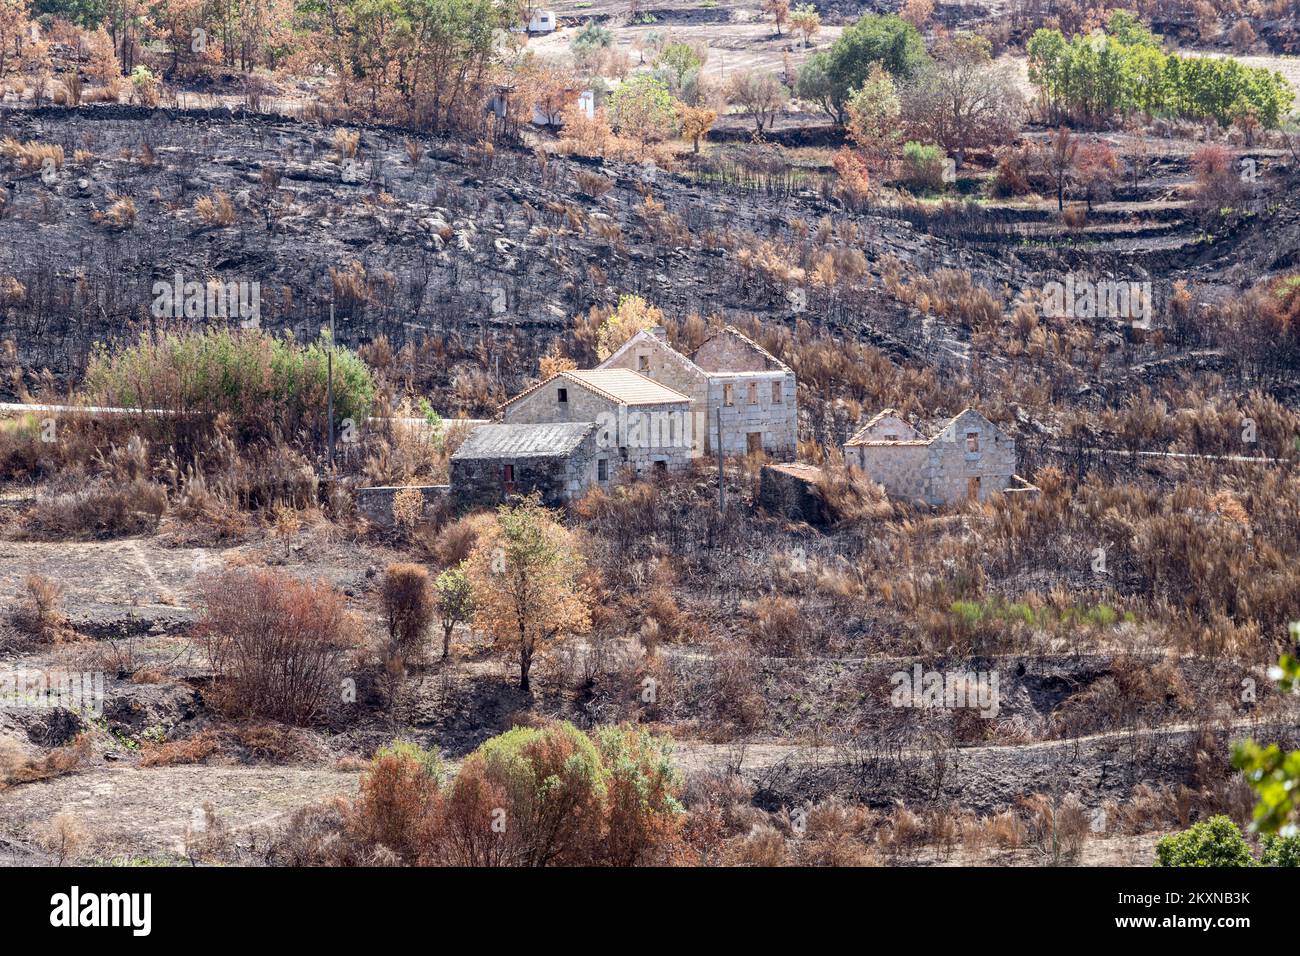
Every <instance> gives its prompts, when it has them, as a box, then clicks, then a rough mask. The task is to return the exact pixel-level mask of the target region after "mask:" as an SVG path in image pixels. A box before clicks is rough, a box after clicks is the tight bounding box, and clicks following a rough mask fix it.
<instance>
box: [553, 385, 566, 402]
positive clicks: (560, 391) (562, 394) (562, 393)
mask: <svg viewBox="0 0 1300 956" xmlns="http://www.w3.org/2000/svg"><path fill="white" fill-rule="evenodd" d="M555 397H556V398H558V399H559V400H560V404H561V405H567V404H569V390H568V389H567V388H557V389H556V390H555Z"/></svg>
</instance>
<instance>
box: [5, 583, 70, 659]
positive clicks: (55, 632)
mask: <svg viewBox="0 0 1300 956" xmlns="http://www.w3.org/2000/svg"><path fill="white" fill-rule="evenodd" d="M62 600H63V587H62V586H61V585H59V584H56V583H55V582H54V581H51V580H50V579H49V578H46V577H42V576H41V575H39V574H29V575H27V577H26V578H25V579H24V580H23V590H22V595H21V598H20V600H19V604H18V608H17V610H16V611H15V612H14V623H15V624H17V625H18V627H19V628H21V629H22V630H23V631H25V632H26V633H27V634H28V636H30V637H31V638H32V639H34V640H36V641H38V642H40V643H42V644H52V643H54V642H55V641H57V640H58V639H59V637H60V636H61V635H62V633H63V630H64V628H65V627H66V625H67V618H66V617H65V616H64V614H63V606H62Z"/></svg>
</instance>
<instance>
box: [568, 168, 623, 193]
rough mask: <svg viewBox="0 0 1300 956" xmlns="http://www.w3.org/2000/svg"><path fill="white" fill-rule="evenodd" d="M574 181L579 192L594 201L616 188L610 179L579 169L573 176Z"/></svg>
mask: <svg viewBox="0 0 1300 956" xmlns="http://www.w3.org/2000/svg"><path fill="white" fill-rule="evenodd" d="M573 181H574V182H575V183H576V184H577V186H578V190H579V191H580V192H582V193H583V194H584V195H587V196H590V197H591V198H592V199H599V198H600V197H601V196H603V195H605V193H607V192H609V191H610V190H611V189H613V188H614V184H613V183H612V182H611V181H610V180H609V179H608V177H605V176H602V175H600V173H593V172H590V171H588V170H585V169H579V170H578V171H577V172H576V173H574V174H573Z"/></svg>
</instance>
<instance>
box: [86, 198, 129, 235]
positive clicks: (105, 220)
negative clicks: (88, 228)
mask: <svg viewBox="0 0 1300 956" xmlns="http://www.w3.org/2000/svg"><path fill="white" fill-rule="evenodd" d="M109 199H110V200H111V201H110V202H109V205H108V208H107V209H105V210H103V211H102V212H101V211H100V210H98V209H96V210H94V211H93V212H91V214H90V218H91V220H92V221H93V222H95V223H96V224H97V225H101V226H104V227H105V228H107V229H112V230H118V231H123V230H126V229H130V228H131V227H132V226H134V225H135V216H136V208H135V200H134V199H132V198H131V197H130V196H123V195H121V194H119V193H110V194H109Z"/></svg>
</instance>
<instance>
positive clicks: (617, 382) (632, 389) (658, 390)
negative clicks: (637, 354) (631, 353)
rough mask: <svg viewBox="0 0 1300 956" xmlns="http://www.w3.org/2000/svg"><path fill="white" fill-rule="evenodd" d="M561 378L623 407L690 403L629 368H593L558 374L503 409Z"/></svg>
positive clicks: (510, 401)
mask: <svg viewBox="0 0 1300 956" xmlns="http://www.w3.org/2000/svg"><path fill="white" fill-rule="evenodd" d="M557 378H563V379H567V380H568V381H570V382H573V384H575V385H580V386H582V387H583V388H585V389H588V390H589V391H592V392H595V393H596V394H597V395H600V396H601V397H603V398H607V399H609V400H610V401H611V402H617V403H618V404H620V405H668V404H675V403H677V402H689V401H690V398H688V397H687V396H685V395H683V394H682V393H681V392H679V391H677V390H676V389H671V388H669V387H668V386H667V385H662V384H660V383H659V382H656V381H655V380H654V379H652V378H649V377H647V376H645V375H642V374H641V373H640V372H634V371H632V370H631V369H627V368H591V369H570V370H569V371H567V372H558V373H556V374H555V375H552V376H551V377H550V378H548V379H546V380H545V381H541V382H538V383H537V384H536V385H534V386H532V387H531V388H526V389H524V390H523V391H522V392H520V393H519V394H518V395H516V396H515V397H514V398H511V399H507V400H506V401H505V402H503V403H502V404H501V407H502V408H505V407H506V406H508V405H512V404H514V403H515V402H517V401H519V400H520V399H521V398H525V397H526V396H528V395H531V394H533V392H535V391H537V390H538V389H539V388H542V387H543V386H544V385H547V384H549V383H550V382H552V381H554V380H555V379H557Z"/></svg>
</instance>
